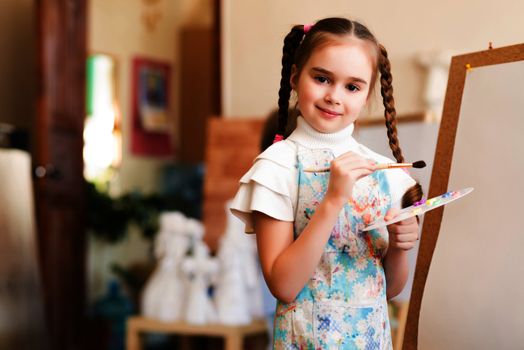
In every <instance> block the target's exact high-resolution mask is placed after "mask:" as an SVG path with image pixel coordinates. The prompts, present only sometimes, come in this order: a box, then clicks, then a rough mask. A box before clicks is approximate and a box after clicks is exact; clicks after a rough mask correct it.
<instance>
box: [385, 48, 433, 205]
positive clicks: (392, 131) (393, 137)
mask: <svg viewBox="0 0 524 350" xmlns="http://www.w3.org/2000/svg"><path fill="white" fill-rule="evenodd" d="M379 50H380V55H379V63H378V69H379V70H380V86H381V88H380V93H381V95H382V101H383V103H384V117H385V119H386V127H387V132H388V139H389V147H390V148H391V151H392V152H393V156H394V157H395V159H396V160H397V162H399V163H403V162H404V157H403V156H402V150H401V149H400V144H399V142H398V137H397V118H396V116H397V112H396V110H395V100H394V99H393V85H392V84H391V82H392V80H393V77H392V75H391V64H390V62H389V59H388V53H387V51H386V48H385V47H384V46H382V45H380V44H379ZM422 194H423V192H422V186H420V184H419V183H416V184H415V185H413V187H411V188H409V189H408V190H407V191H406V193H404V195H403V196H402V208H406V207H409V206H410V205H412V204H413V203H415V202H417V201H419V200H420V199H421V198H422Z"/></svg>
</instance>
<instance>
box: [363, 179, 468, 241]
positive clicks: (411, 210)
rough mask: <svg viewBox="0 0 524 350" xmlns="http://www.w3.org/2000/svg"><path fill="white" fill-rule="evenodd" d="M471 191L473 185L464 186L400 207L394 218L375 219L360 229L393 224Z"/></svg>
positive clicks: (366, 229)
mask: <svg viewBox="0 0 524 350" xmlns="http://www.w3.org/2000/svg"><path fill="white" fill-rule="evenodd" d="M471 191H473V187H468V188H464V189H462V190H459V191H449V192H446V193H444V194H442V195H440V196H438V197H433V198H430V199H427V200H421V201H419V202H416V203H415V204H413V205H412V206H410V207H407V208H404V209H402V210H401V211H400V212H399V214H398V215H397V216H396V217H395V218H393V219H391V220H388V221H384V220H382V219H381V220H378V221H375V222H373V223H371V224H370V225H368V226H366V227H365V228H364V229H363V230H362V231H369V230H373V229H376V228H379V227H382V226H387V225H390V224H394V223H395V222H399V221H402V220H405V219H409V218H411V217H413V216H416V215H421V214H424V213H425V212H427V211H430V210H433V209H435V208H438V207H441V206H443V205H446V204H448V203H451V202H453V201H455V200H457V199H459V198H462V197H464V196H465V195H467V194H469V193H470V192H471Z"/></svg>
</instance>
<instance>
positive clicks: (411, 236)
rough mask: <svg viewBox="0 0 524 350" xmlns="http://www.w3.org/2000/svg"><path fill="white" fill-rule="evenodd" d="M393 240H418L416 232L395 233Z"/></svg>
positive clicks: (400, 241) (399, 241)
mask: <svg viewBox="0 0 524 350" xmlns="http://www.w3.org/2000/svg"><path fill="white" fill-rule="evenodd" d="M394 240H395V242H398V243H402V242H415V241H417V240H418V234H417V233H413V234H404V235H397V236H395V239H394Z"/></svg>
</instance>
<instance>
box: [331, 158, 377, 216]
mask: <svg viewBox="0 0 524 350" xmlns="http://www.w3.org/2000/svg"><path fill="white" fill-rule="evenodd" d="M373 171H375V162H374V161H372V160H370V159H366V158H364V157H361V156H360V155H358V154H356V153H353V152H346V153H344V154H342V155H340V156H339V157H337V158H335V159H334V160H333V161H332V162H331V166H330V172H331V174H330V177H329V185H328V190H327V193H326V197H327V198H329V199H331V200H333V201H334V203H336V204H337V205H340V206H342V205H344V203H346V202H347V201H348V200H349V199H350V198H351V195H352V194H353V186H354V185H355V183H356V182H357V181H358V180H359V179H361V178H363V177H364V176H367V175H369V174H371V173H372V172H373Z"/></svg>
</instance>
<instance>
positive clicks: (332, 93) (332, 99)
mask: <svg viewBox="0 0 524 350" xmlns="http://www.w3.org/2000/svg"><path fill="white" fill-rule="evenodd" d="M324 100H325V101H326V102H327V103H330V104H334V105H339V104H340V97H339V96H338V89H337V88H332V89H330V90H328V91H327V92H326V95H325V96H324Z"/></svg>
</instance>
